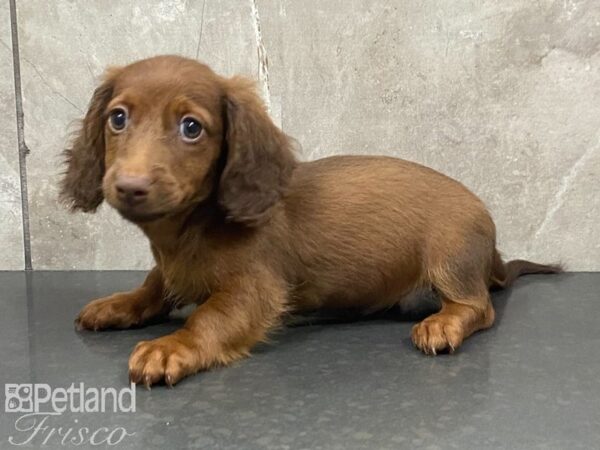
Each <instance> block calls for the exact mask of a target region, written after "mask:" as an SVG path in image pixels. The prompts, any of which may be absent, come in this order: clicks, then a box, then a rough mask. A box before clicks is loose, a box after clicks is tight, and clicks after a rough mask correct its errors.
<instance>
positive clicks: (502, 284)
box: [490, 250, 564, 289]
mask: <svg viewBox="0 0 600 450" xmlns="http://www.w3.org/2000/svg"><path fill="white" fill-rule="evenodd" d="M563 270H564V269H563V267H562V266H561V265H560V264H556V265H555V264H550V265H545V264H537V263H534V262H530V261H525V260H523V259H515V260H513V261H509V262H507V263H504V262H503V261H502V257H501V256H500V253H498V251H497V250H494V266H493V268H492V276H491V279H490V288H491V289H504V288H507V287H509V286H510V285H511V284H513V282H514V281H515V280H516V279H517V278H518V277H520V276H521V275H528V274H534V273H561V272H563Z"/></svg>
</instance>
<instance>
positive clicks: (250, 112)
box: [219, 77, 296, 226]
mask: <svg viewBox="0 0 600 450" xmlns="http://www.w3.org/2000/svg"><path fill="white" fill-rule="evenodd" d="M225 120H226V130H225V146H226V152H227V154H226V158H227V159H226V163H225V168H224V170H223V173H222V175H221V180H220V183H219V203H220V205H221V207H222V208H223V209H224V210H225V212H226V214H227V217H228V218H229V219H230V220H232V221H234V222H240V223H244V224H246V225H250V226H253V225H258V224H260V223H261V222H262V221H264V220H265V219H266V218H267V217H268V213H269V209H270V208H271V207H272V206H273V205H274V204H275V203H277V201H278V200H279V199H280V198H281V196H282V195H283V194H284V193H285V189H286V187H287V185H288V182H289V180H290V177H291V174H292V171H293V169H294V167H295V165H296V159H295V157H294V154H293V152H292V142H291V140H290V139H289V138H288V137H287V136H286V135H285V134H284V133H283V132H282V131H281V130H280V129H279V128H277V127H276V126H275V125H274V124H273V122H272V121H271V119H270V118H269V115H268V114H267V111H266V110H265V106H264V104H263V102H262V100H261V99H260V98H259V97H258V95H257V94H256V92H255V89H254V83H253V82H251V81H249V80H246V79H244V78H239V77H235V78H232V79H230V80H227V84H226V93H225Z"/></svg>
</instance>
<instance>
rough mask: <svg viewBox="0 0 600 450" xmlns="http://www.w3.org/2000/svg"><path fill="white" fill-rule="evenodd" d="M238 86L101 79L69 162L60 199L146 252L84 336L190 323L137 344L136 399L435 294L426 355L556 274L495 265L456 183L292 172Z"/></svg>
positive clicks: (89, 316)
mask: <svg viewBox="0 0 600 450" xmlns="http://www.w3.org/2000/svg"><path fill="white" fill-rule="evenodd" d="M293 147H294V145H293V141H292V140H291V139H290V138H289V137H288V136H286V135H285V134H284V133H282V132H281V130H279V129H278V128H277V127H276V126H275V125H274V124H273V122H272V121H271V120H270V118H269V116H268V114H267V112H266V110H265V107H264V105H263V103H262V102H261V100H260V99H259V97H258V96H257V94H256V93H255V91H254V86H253V83H252V82H250V81H248V80H246V79H244V78H240V77H234V78H230V79H228V78H223V77H221V76H219V75H216V74H215V73H214V72H213V71H212V70H211V69H210V68H208V67H207V66H205V65H203V64H200V63H199V62H197V61H194V60H190V59H185V58H181V57H177V56H159V57H155V58H150V59H146V60H142V61H139V62H136V63H134V64H131V65H128V66H126V67H122V68H113V69H110V70H108V71H107V73H106V74H105V76H104V79H103V82H102V84H101V85H100V86H99V87H98V88H97V89H96V91H95V92H94V94H93V97H92V99H91V102H90V106H89V110H88V112H87V114H86V116H85V118H84V119H83V123H82V126H81V129H80V130H79V132H78V134H77V135H76V137H75V139H74V141H73V143H72V145H71V146H70V148H68V149H67V150H66V151H65V155H66V164H67V170H66V173H65V176H64V179H63V180H62V186H61V188H62V191H61V196H62V199H63V200H64V201H66V202H68V204H69V205H70V207H71V208H72V209H73V210H82V211H94V210H96V208H97V207H98V206H99V205H100V204H101V203H102V201H103V199H106V200H107V202H108V203H109V204H110V205H111V206H113V207H114V208H116V209H117V211H119V213H120V214H121V215H122V216H123V217H125V218H126V219H128V220H130V221H132V222H133V223H135V224H136V225H138V226H139V227H140V228H141V229H142V231H143V232H144V233H145V234H146V235H147V236H148V239H149V240H150V244H151V248H152V253H153V255H154V259H155V261H156V266H155V267H154V268H153V269H152V270H151V271H150V273H149V274H148V277H147V279H146V281H145V282H144V284H143V285H142V286H141V287H139V288H138V289H136V290H134V291H131V292H125V293H117V294H114V295H111V296H109V297H106V298H101V299H98V300H95V301H93V302H91V303H90V304H88V305H87V306H86V307H85V308H84V309H83V310H82V311H81V313H80V314H79V317H78V318H77V321H76V322H77V324H78V326H79V327H80V328H84V329H90V330H101V329H106V328H128V327H132V326H139V325H141V324H144V323H145V322H147V321H149V320H151V319H156V318H157V317H160V316H165V315H167V314H168V313H169V312H170V311H171V310H172V309H173V308H176V307H180V306H183V305H185V304H189V303H195V304H196V305H198V306H197V307H196V309H195V310H194V312H193V313H192V314H191V315H190V316H189V318H188V319H187V321H186V323H185V326H184V327H183V328H181V329H179V330H177V331H176V332H175V333H173V334H170V335H168V336H163V337H160V338H158V339H155V340H152V341H146V342H140V343H139V344H138V345H137V346H136V347H135V349H134V350H133V353H132V354H131V357H130V359H129V374H130V378H131V380H132V381H134V382H141V383H144V384H146V385H147V386H149V385H151V384H154V383H158V382H163V381H164V382H165V383H167V384H169V385H172V384H174V383H176V382H178V381H179V380H181V379H182V378H183V377H185V376H187V375H190V374H193V373H195V372H198V371H200V370H203V369H208V368H210V367H213V366H216V365H227V364H229V363H231V362H232V361H235V360H237V359H240V358H242V357H244V356H246V355H248V354H249V352H250V350H251V349H252V347H253V346H254V345H255V344H256V343H258V342H259V341H262V340H264V339H265V338H266V337H267V335H268V333H269V331H270V330H273V329H274V328H275V327H277V326H278V324H280V321H281V319H282V316H283V315H285V314H286V313H289V312H293V311H307V310H316V309H319V308H327V309H330V308H343V309H348V308H351V309H354V310H362V311H376V310H381V309H385V308H389V307H390V306H392V305H395V304H398V303H401V302H402V299H403V298H404V297H406V296H407V294H409V293H411V292H414V291H415V290H418V289H433V290H435V292H436V293H437V294H438V295H439V297H440V299H441V309H440V311H439V312H437V313H435V314H433V315H431V316H429V317H427V318H426V319H425V320H423V321H422V322H420V323H418V324H416V325H415V326H414V328H413V330H412V340H413V342H414V344H415V346H416V347H418V348H419V349H421V350H422V351H423V352H425V353H427V354H433V355H435V354H436V353H437V352H440V351H443V350H447V351H450V352H452V351H454V350H456V349H457V348H458V347H459V346H460V345H461V343H462V342H463V340H464V339H465V338H466V337H468V336H469V335H471V334H472V333H474V332H476V331H477V330H481V329H485V328H488V327H490V326H491V325H492V323H493V322H494V309H493V307H492V304H491V302H490V295H489V289H490V288H491V287H505V286H508V285H509V284H510V283H511V282H512V281H513V280H514V279H515V278H516V277H518V276H519V275H522V274H525V273H555V272H558V271H559V270H560V268H559V267H558V266H546V265H540V264H535V263H531V262H527V261H522V260H518V261H511V262H509V263H507V264H505V263H503V262H502V259H501V258H500V255H499V253H498V251H497V250H496V233H495V227H494V223H493V222H492V219H491V217H490V215H489V213H488V212H487V210H486V208H485V206H484V205H483V203H482V202H481V201H480V200H479V199H478V198H477V197H476V196H475V195H473V194H472V193H471V192H469V190H467V189H466V188H465V187H464V186H463V185H461V184H460V183H459V182H457V181H454V180H452V179H450V178H448V177H446V176H444V175H442V174H440V173H438V172H436V171H434V170H432V169H429V168H426V167H423V166H420V165H418V164H415V163H412V162H408V161H403V160H400V159H395V158H390V157H382V156H335V157H330V158H324V159H321V160H318V161H313V162H306V163H300V162H298V161H297V160H296V158H295V157H294V152H293Z"/></svg>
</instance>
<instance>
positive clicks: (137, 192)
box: [115, 175, 150, 205]
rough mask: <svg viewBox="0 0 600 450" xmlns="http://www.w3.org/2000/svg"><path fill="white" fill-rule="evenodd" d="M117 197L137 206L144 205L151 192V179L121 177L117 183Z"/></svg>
mask: <svg viewBox="0 0 600 450" xmlns="http://www.w3.org/2000/svg"><path fill="white" fill-rule="evenodd" d="M115 188H116V189H117V196H118V197H119V200H121V201H123V202H126V203H129V204H130V205H137V204H139V203H143V202H144V201H146V199H147V198H148V192H149V190H150V179H149V178H147V177H134V176H129V175H121V176H119V177H118V178H117V180H116V182H115Z"/></svg>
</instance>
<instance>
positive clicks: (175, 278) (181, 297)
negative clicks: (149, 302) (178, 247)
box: [156, 254, 214, 306]
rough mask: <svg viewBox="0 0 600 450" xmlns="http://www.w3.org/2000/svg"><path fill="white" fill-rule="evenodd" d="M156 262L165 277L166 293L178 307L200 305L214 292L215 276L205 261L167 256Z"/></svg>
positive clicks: (159, 258)
mask: <svg viewBox="0 0 600 450" xmlns="http://www.w3.org/2000/svg"><path fill="white" fill-rule="evenodd" d="M156 261H157V264H158V266H159V268H160V270H161V273H162V276H163V283H164V287H165V293H166V295H167V296H168V297H169V300H170V301H172V302H173V303H174V304H175V305H176V306H184V305H187V304H190V303H197V304H200V303H202V302H204V301H205V300H206V299H207V298H208V296H209V295H210V294H211V292H212V291H213V284H214V282H213V280H214V274H213V273H212V270H211V267H210V265H208V264H206V262H205V261H200V260H199V259H197V258H193V257H182V256H181V255H176V256H175V257H173V256H170V255H165V254H161V255H160V256H159V257H157V258H156Z"/></svg>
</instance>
